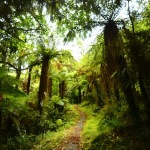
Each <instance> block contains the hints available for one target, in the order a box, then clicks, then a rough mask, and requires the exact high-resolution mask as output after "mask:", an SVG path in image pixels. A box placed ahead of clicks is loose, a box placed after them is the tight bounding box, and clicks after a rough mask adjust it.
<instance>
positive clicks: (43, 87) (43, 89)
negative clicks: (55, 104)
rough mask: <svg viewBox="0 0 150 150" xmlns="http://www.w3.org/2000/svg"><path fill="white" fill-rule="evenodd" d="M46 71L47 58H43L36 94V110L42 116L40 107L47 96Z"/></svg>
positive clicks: (47, 68)
mask: <svg viewBox="0 0 150 150" xmlns="http://www.w3.org/2000/svg"><path fill="white" fill-rule="evenodd" d="M48 70H49V56H47V55H46V56H43V62H42V69H41V76H40V85H39V92H38V110H39V112H40V115H41V114H42V105H43V103H44V99H45V97H46V96H47V95H48V94H47V93H48Z"/></svg>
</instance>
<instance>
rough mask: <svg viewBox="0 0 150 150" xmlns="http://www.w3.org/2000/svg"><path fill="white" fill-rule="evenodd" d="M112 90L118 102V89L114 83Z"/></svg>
mask: <svg viewBox="0 0 150 150" xmlns="http://www.w3.org/2000/svg"><path fill="white" fill-rule="evenodd" d="M114 92H115V97H116V99H117V102H120V96H119V89H118V88H117V87H116V85H115V84H114Z"/></svg>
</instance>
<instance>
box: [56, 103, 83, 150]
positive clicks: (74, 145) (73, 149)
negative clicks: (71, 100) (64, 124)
mask: <svg viewBox="0 0 150 150" xmlns="http://www.w3.org/2000/svg"><path fill="white" fill-rule="evenodd" d="M75 108H76V110H77V111H78V113H79V116H80V119H79V121H78V122H77V124H76V125H75V126H74V127H73V129H71V134H70V135H69V137H66V139H65V140H64V141H63V143H62V144H61V146H60V147H59V148H58V150H82V148H81V146H80V142H81V132H82V130H83V126H84V123H85V121H86V115H85V113H84V112H82V111H81V110H80V108H79V107H78V106H77V105H75Z"/></svg>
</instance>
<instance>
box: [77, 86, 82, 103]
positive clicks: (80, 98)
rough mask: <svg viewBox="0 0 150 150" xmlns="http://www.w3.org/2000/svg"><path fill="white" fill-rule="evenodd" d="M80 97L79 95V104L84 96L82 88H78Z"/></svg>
mask: <svg viewBox="0 0 150 150" xmlns="http://www.w3.org/2000/svg"><path fill="white" fill-rule="evenodd" d="M78 91H79V95H78V104H80V103H81V102H82V94H81V87H80V86H79V87H78Z"/></svg>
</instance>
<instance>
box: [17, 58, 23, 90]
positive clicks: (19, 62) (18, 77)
mask: <svg viewBox="0 0 150 150" xmlns="http://www.w3.org/2000/svg"><path fill="white" fill-rule="evenodd" d="M21 65H22V61H21V59H20V58H19V60H18V70H16V79H17V80H18V83H19V81H20V76H21ZM16 89H18V85H16Z"/></svg>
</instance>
